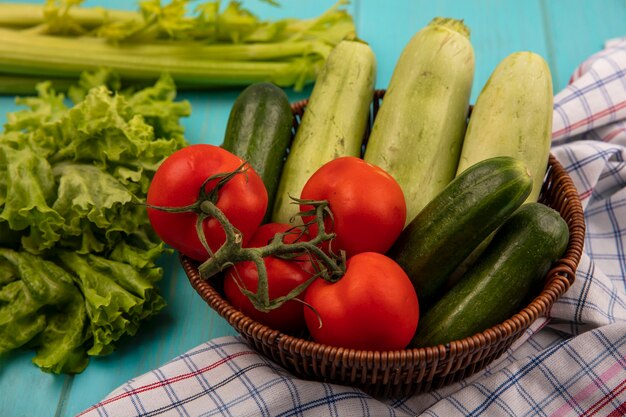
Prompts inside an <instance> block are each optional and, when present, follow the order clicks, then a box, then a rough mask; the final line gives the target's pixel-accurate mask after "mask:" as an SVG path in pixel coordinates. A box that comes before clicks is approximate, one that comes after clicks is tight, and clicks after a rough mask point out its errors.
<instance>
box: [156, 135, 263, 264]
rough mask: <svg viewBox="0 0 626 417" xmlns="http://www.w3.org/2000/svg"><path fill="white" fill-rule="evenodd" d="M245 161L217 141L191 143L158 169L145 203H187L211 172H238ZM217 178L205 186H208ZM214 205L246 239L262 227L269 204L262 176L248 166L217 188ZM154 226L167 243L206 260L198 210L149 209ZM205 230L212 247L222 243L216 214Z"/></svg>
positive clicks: (194, 197)
mask: <svg viewBox="0 0 626 417" xmlns="http://www.w3.org/2000/svg"><path fill="white" fill-rule="evenodd" d="M242 163H243V160H242V159H241V158H239V157H237V156H235V155H234V154H232V153H230V152H228V151H226V150H225V149H222V148H220V147H218V146H213V145H206V144H201V145H191V146H187V147H185V148H183V149H180V150H178V151H176V152H174V153H173V154H172V155H170V156H169V157H168V158H167V159H166V160H165V161H163V163H162V164H161V165H160V166H159V168H158V169H157V171H156V173H155V175H154V178H153V179H152V182H151V183H150V188H149V189H148V196H147V203H148V204H150V205H153V206H160V207H183V206H187V205H190V204H193V203H194V202H195V201H196V200H197V199H198V195H199V193H200V189H201V188H202V183H203V182H204V181H205V180H206V179H207V178H209V177H211V176H213V175H215V174H220V173H226V172H232V171H235V170H236V169H237V168H238V167H239V166H241V164H242ZM216 183H217V181H216V180H212V181H210V182H209V183H207V185H206V186H205V190H207V191H210V190H212V189H214V188H215V185H216ZM217 195H218V199H217V202H216V206H217V207H218V208H219V209H220V210H221V211H222V212H223V213H224V214H225V215H226V217H227V218H228V220H229V221H230V223H231V224H232V225H233V226H234V227H236V228H237V229H238V230H239V231H240V232H241V233H242V235H243V240H244V242H247V241H248V240H249V239H250V237H251V236H252V234H253V233H254V231H255V230H256V229H257V227H259V225H260V224H261V221H262V219H263V216H264V215H265V210H266V208H267V190H266V189H265V186H264V185H263V181H262V180H261V177H259V175H258V174H257V173H256V172H255V171H254V170H253V169H252V168H251V167H248V169H247V171H246V172H245V173H241V174H237V175H235V176H234V177H233V178H232V179H231V180H230V181H228V183H227V184H225V185H224V186H223V187H222V188H221V189H220V190H219V191H218V193H217ZM148 217H149V219H150V223H151V224H152V227H153V229H154V230H155V232H156V233H157V234H158V235H159V237H160V238H161V239H162V240H163V241H164V242H165V243H167V244H168V245H170V246H171V247H173V248H174V249H176V250H178V251H179V252H181V253H182V254H184V255H187V256H189V257H190V258H193V259H195V260H197V261H205V260H206V259H207V258H208V257H209V254H208V253H207V251H206V250H205V248H204V247H203V246H202V244H201V243H200V240H199V238H198V234H197V232H196V220H197V218H198V217H197V214H196V213H191V212H185V213H168V212H165V211H161V210H157V209H152V208H148ZM202 226H203V229H204V233H205V235H206V239H207V242H208V244H209V247H210V248H211V250H213V251H216V250H217V249H219V247H220V246H221V245H222V244H223V243H224V240H225V234H224V230H223V229H222V226H221V225H220V223H219V222H218V221H217V220H215V219H214V218H212V217H209V218H207V219H205V220H204V223H203V225H202Z"/></svg>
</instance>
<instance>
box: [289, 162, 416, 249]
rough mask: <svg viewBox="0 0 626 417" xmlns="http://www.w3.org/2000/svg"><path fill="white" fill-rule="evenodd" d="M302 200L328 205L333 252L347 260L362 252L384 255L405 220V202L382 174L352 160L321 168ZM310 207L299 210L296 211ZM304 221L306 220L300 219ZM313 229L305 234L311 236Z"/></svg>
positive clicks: (394, 182) (390, 180)
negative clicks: (331, 218) (340, 252)
mask: <svg viewBox="0 0 626 417" xmlns="http://www.w3.org/2000/svg"><path fill="white" fill-rule="evenodd" d="M301 198H302V199H311V200H327V201H328V202H329V206H330V210H331V211H332V213H333V218H334V223H333V226H332V228H331V223H330V221H327V222H326V230H327V231H328V232H331V231H332V232H335V233H336V235H337V236H336V237H335V239H334V240H333V241H332V243H331V247H332V248H333V250H334V251H335V252H337V251H339V250H341V249H343V250H345V251H346V256H348V257H350V256H352V255H356V254H357V253H361V252H378V253H385V252H387V250H388V249H389V248H390V247H391V245H392V244H393V242H394V241H395V240H396V239H397V238H398V236H399V235H400V232H401V231H402V229H403V228H404V223H405V220H406V202H405V200H404V194H403V192H402V189H401V188H400V185H398V183H397V182H396V180H395V179H393V177H391V175H389V174H388V173H387V172H385V171H384V170H383V169H381V168H379V167H377V166H374V165H372V164H369V163H367V162H365V161H363V160H362V159H359V158H355V157H352V156H347V157H342V158H337V159H334V160H332V161H330V162H328V163H326V164H324V165H323V166H322V167H321V168H320V169H318V170H317V171H316V172H315V173H314V174H313V175H312V176H311V178H309V180H308V181H307V182H306V184H305V185H304V187H303V189H302V193H301ZM308 209H310V206H307V205H301V210H308ZM304 220H305V221H307V220H310V218H305V219H304ZM316 233H317V227H316V226H313V227H312V228H311V229H310V234H311V236H315V234H316Z"/></svg>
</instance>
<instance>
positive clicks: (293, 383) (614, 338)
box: [80, 39, 626, 417]
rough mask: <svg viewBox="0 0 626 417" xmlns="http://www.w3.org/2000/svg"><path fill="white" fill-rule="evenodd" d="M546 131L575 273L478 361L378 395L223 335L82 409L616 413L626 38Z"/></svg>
mask: <svg viewBox="0 0 626 417" xmlns="http://www.w3.org/2000/svg"><path fill="white" fill-rule="evenodd" d="M553 140H554V142H553V147H552V153H553V154H554V155H555V156H556V157H557V159H558V160H559V161H560V162H561V164H562V165H563V166H564V167H565V168H566V170H567V171H568V172H569V174H570V176H571V177H572V179H573V181H574V183H575V185H576V188H577V190H578V192H579V194H580V197H581V200H582V204H583V208H584V212H585V220H586V225H587V234H586V238H585V246H584V253H583V257H582V259H581V262H580V265H579V267H578V271H577V274H576V280H575V282H574V284H573V285H572V287H571V288H570V289H569V290H568V291H567V292H566V293H565V294H564V295H563V296H562V297H561V298H560V299H559V300H558V301H557V302H556V303H555V305H554V306H553V307H552V309H551V311H550V312H549V314H548V315H547V317H543V318H540V319H538V320H537V321H536V322H535V323H533V325H532V326H531V328H530V329H528V330H527V331H526V333H525V334H524V335H523V336H522V337H521V338H520V339H519V340H518V341H516V342H515V343H514V345H513V346H511V348H510V349H509V350H508V351H507V352H505V354H503V355H502V357H501V358H499V359H498V360H497V361H495V362H493V363H492V364H490V365H489V366H488V367H487V368H485V369H484V370H482V371H481V372H479V373H477V374H475V375H473V376H472V377H470V378H468V379H465V380H463V381H461V382H459V383H457V384H454V385H451V386H448V387H444V388H442V389H439V390H437V391H434V392H430V393H425V394H419V395H415V396H411V397H408V398H396V399H389V400H384V401H381V400H377V399H374V398H372V397H370V396H368V395H367V394H364V393H363V392H361V391H359V390H357V389H354V388H350V387H345V386H339V385H332V384H324V383H318V382H311V381H304V380H300V379H297V378H295V377H293V376H292V375H290V374H289V373H288V372H287V371H285V370H284V369H282V368H281V367H280V366H278V365H276V364H274V363H272V362H271V361H269V360H268V359H266V358H264V357H263V356H261V355H259V354H257V353H256V352H254V351H253V350H252V349H251V347H250V346H248V345H247V344H246V343H245V342H244V341H243V339H241V338H239V337H230V336H229V337H222V338H219V339H215V340H212V341H209V342H207V343H205V344H203V345H201V346H198V347H196V348H195V349H192V350H191V351H189V352H187V353H185V354H183V355H181V356H179V357H177V358H175V359H173V360H172V361H171V362H169V363H167V364H165V365H163V366H162V367H160V368H158V369H155V370H153V371H151V372H148V373H146V374H145V375H142V376H140V377H138V378H135V379H133V380H130V381H128V382H127V383H125V384H124V385H122V386H121V387H120V388H118V389H117V390H115V391H114V392H112V393H111V394H110V395H109V396H108V397H107V398H105V399H103V400H102V401H101V402H100V403H98V404H95V405H94V406H93V407H91V408H89V409H87V410H85V411H84V412H83V413H82V414H80V415H81V416H83V417H95V416H99V417H101V416H108V417H113V416H187V417H195V416H221V415H225V416H234V417H237V416H272V417H273V416H298V417H304V416H315V417H323V416H397V417H403V416H415V415H424V416H432V417H435V416H441V417H449V416H479V415H481V416H500V415H503V416H554V417H562V416H593V415H596V416H623V415H626V162H625V159H626V39H616V40H612V41H609V42H608V43H607V44H606V47H605V49H603V50H602V51H600V52H598V53H597V54H595V55H593V56H592V57H590V58H589V59H588V60H586V61H585V62H583V63H582V64H581V65H580V67H579V68H578V69H577V70H576V71H575V73H574V75H573V76H572V78H571V80H570V83H569V85H568V86H567V87H566V88H565V89H564V90H563V91H561V92H560V93H558V94H557V95H556V97H555V101H554V124H553Z"/></svg>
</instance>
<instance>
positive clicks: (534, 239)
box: [147, 18, 569, 350]
mask: <svg viewBox="0 0 626 417" xmlns="http://www.w3.org/2000/svg"><path fill="white" fill-rule="evenodd" d="M473 73H474V55H473V50H472V45H471V43H470V41H469V31H468V29H467V27H466V26H465V25H464V24H463V23H462V22H461V21H458V20H454V19H443V18H436V19H434V20H433V21H432V22H431V23H430V24H429V25H428V26H426V27H425V28H423V29H422V30H421V31H419V32H418V33H417V34H416V35H415V36H414V37H413V38H412V39H411V40H410V42H409V43H408V45H406V47H405V49H404V51H403V52H402V54H401V56H400V58H399V61H398V62H397V64H396V67H395V70H394V73H393V76H392V79H391V81H390V83H389V86H388V88H387V90H386V92H385V95H384V98H383V99H382V102H381V103H380V108H379V109H378V112H377V114H376V117H375V119H374V121H373V125H372V127H371V133H370V134H369V137H368V138H367V140H366V141H364V138H365V137H366V132H368V130H369V129H368V124H369V123H370V120H369V118H370V107H371V105H372V100H373V99H374V101H376V100H377V98H375V91H374V85H375V77H376V61H375V56H374V54H373V52H372V50H371V49H370V47H369V46H368V45H367V44H365V43H362V42H359V41H350V40H344V41H342V42H340V43H339V44H338V45H337V46H336V47H335V48H334V49H333V51H332V52H331V53H330V55H329V56H328V58H327V61H326V63H325V65H324V68H323V70H322V72H321V73H320V75H319V77H318V79H317V80H316V82H315V85H314V87H313V91H312V93H311V96H310V99H309V100H308V102H307V104H306V108H305V111H304V113H303V115H302V118H301V120H299V126H298V128H297V130H296V133H295V135H294V136H293V138H291V136H292V128H293V126H294V120H293V117H294V116H293V113H292V111H291V109H290V106H289V103H288V102H287V98H286V95H285V94H284V92H283V91H282V90H281V89H280V88H278V87H276V86H274V85H272V84H269V83H257V84H253V85H251V86H250V87H248V88H247V89H246V90H244V92H243V93H242V94H241V95H240V97H239V98H238V99H237V101H236V102H235V104H234V106H233V108H232V111H231V115H230V119H229V121H228V126H227V131H226V134H225V140H224V143H223V145H222V147H217V146H212V145H192V146H189V147H186V148H184V149H182V150H180V151H177V152H175V153H174V154H173V155H171V156H170V157H169V158H168V159H166V160H165V161H164V162H163V164H162V165H161V166H160V167H159V169H158V170H157V172H156V174H155V176H154V178H153V180H152V182H151V185H150V189H149V190H148V196H147V203H148V216H149V218H150V221H151V224H152V226H153V228H154V230H155V231H156V233H157V234H158V235H159V236H160V237H161V238H162V239H163V240H164V241H165V242H166V243H168V244H169V245H171V246H172V247H173V248H175V249H176V250H178V251H180V253H182V254H183V255H185V256H187V257H189V258H191V259H194V260H195V261H197V262H198V270H199V273H200V275H201V276H202V277H203V278H205V279H213V280H217V281H216V282H220V281H222V280H223V282H221V284H223V288H224V294H225V296H226V298H227V299H228V300H229V301H230V302H231V304H232V305H233V306H235V307H236V308H238V309H240V310H241V311H243V312H244V313H245V314H246V315H248V316H250V317H252V318H254V319H256V320H257V321H259V322H261V323H264V324H267V325H268V326H269V327H271V328H274V329H278V330H281V331H283V332H287V333H290V334H294V335H303V336H305V337H308V336H307V334H308V335H310V336H311V337H312V338H313V340H315V341H318V342H321V343H324V344H328V345H332V346H340V347H345V348H356V349H367V350H393V349H403V348H405V347H407V346H411V347H420V346H432V345H436V344H440V343H446V342H449V341H451V340H456V339H459V338H463V337H466V336H470V335H472V334H475V333H476V332H478V331H481V330H484V329H486V328H488V327H490V326H491V325H494V324H497V323H500V322H502V321H503V320H505V319H506V318H508V317H510V316H511V315H512V314H513V313H514V312H515V311H516V310H518V309H519V308H520V307H521V306H522V305H523V303H524V302H525V301H528V297H530V296H532V295H533V294H534V293H536V292H537V291H538V290H539V288H540V281H541V279H542V278H543V277H544V276H545V274H546V273H547V271H548V269H549V268H550V266H551V264H552V263H553V262H554V261H555V260H557V259H558V258H559V257H560V256H561V255H562V254H563V252H564V251H565V248H566V246H567V243H568V238H569V233H568V227H567V224H566V223H565V221H564V220H563V219H562V218H561V217H560V215H559V214H558V213H557V212H556V211H555V210H553V209H551V208H549V207H547V206H545V205H543V204H540V203H538V202H537V198H538V196H539V192H540V189H541V185H542V182H543V178H544V174H545V171H546V167H547V162H548V156H549V148H550V130H551V121H552V84H551V76H550V72H549V69H548V66H547V65H546V63H545V61H544V60H543V59H542V58H541V57H540V56H538V55H536V54H534V53H531V52H519V53H514V54H512V55H510V56H508V57H506V58H505V59H504V60H502V62H501V63H500V64H499V65H498V66H497V67H496V68H495V70H494V72H493V74H492V76H491V77H490V79H489V81H488V82H487V84H486V85H485V86H484V88H483V89H482V91H481V93H480V95H479V97H478V99H477V102H476V103H475V106H474V107H473V110H472V113H471V118H470V119H469V123H468V112H469V109H470V106H469V98H470V91H471V88H472V83H473ZM374 107H376V106H374ZM221 284H220V285H221Z"/></svg>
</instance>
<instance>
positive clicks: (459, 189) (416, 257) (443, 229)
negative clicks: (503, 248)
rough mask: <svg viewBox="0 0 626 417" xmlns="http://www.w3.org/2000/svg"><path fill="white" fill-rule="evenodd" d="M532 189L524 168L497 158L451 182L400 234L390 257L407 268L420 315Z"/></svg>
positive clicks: (511, 159) (471, 168)
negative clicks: (472, 253) (416, 297)
mask: <svg viewBox="0 0 626 417" xmlns="http://www.w3.org/2000/svg"><path fill="white" fill-rule="evenodd" d="M531 188H532V179H531V178H530V174H529V173H528V170H527V169H526V166H525V165H524V164H523V163H522V162H521V161H519V160H517V159H514V158H511V157H495V158H490V159H487V160H484V161H481V162H479V163H477V164H475V165H474V166H472V167H470V168H468V169H467V170H466V171H464V172H463V173H462V174H461V175H459V176H458V177H456V178H455V179H454V180H453V181H451V182H450V183H449V184H448V185H447V186H446V187H445V188H444V189H443V190H442V191H441V193H439V194H438V195H437V196H436V197H435V198H434V199H433V200H431V202H430V203H429V204H428V205H426V207H424V209H422V211H420V213H418V215H417V216H416V217H415V218H414V219H413V220H412V221H411V223H409V224H408V225H407V227H406V228H405V229H404V230H403V231H402V233H401V234H400V236H399V238H398V240H397V241H396V243H395V244H394V245H393V247H392V248H391V249H390V251H389V253H388V255H389V256H390V257H391V258H393V259H394V260H395V261H396V262H397V263H398V264H400V266H401V267H402V268H403V269H404V270H405V272H406V273H407V275H408V276H409V278H410V279H411V281H412V282H413V286H414V287H415V291H416V292H417V296H418V298H419V300H420V310H421V312H422V313H424V312H425V311H426V310H427V309H428V307H429V306H431V305H432V304H434V302H435V301H436V300H437V299H438V298H439V297H440V296H441V293H442V291H443V289H444V287H445V285H446V281H447V280H448V278H449V277H450V276H451V275H452V273H453V272H454V271H455V269H456V268H457V267H458V266H459V265H460V264H461V262H463V261H464V260H465V259H466V258H467V256H468V255H469V254H470V253H471V252H472V251H473V250H474V249H475V248H476V247H477V246H478V245H479V244H480V243H481V242H482V241H483V240H484V239H485V238H487V236H489V235H490V234H491V233H492V232H493V231H494V230H495V229H496V228H498V227H499V226H500V225H501V224H502V223H504V221H505V220H506V219H507V218H508V217H509V216H510V215H511V214H513V212H514V211H515V210H516V209H517V208H518V207H519V206H521V204H522V203H523V202H524V200H525V199H526V197H527V196H528V194H529V193H530V190H531Z"/></svg>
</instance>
